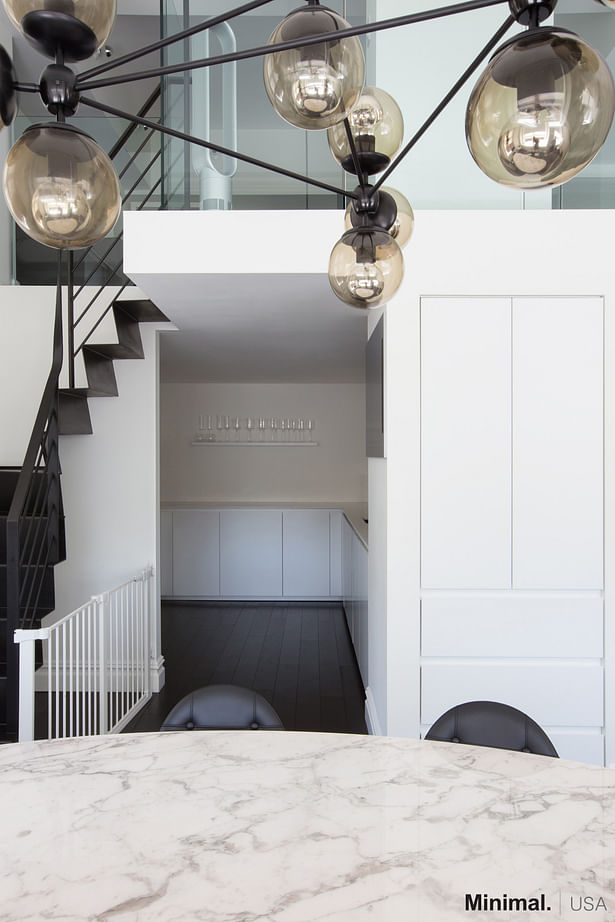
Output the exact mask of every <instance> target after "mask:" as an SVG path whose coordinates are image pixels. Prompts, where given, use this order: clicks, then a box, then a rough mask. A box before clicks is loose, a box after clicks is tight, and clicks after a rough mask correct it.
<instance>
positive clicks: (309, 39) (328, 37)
mask: <svg viewBox="0 0 615 922" xmlns="http://www.w3.org/2000/svg"><path fill="white" fill-rule="evenodd" d="M507 2H508V0H467V2H466V3H454V4H453V5H452V6H442V7H438V8H437V9H434V10H425V11H424V12H421V13H412V14H410V15H408V16H397V17H395V19H383V20H381V21H380V22H371V23H367V24H366V25H363V26H351V27H350V28H348V29H340V30H339V31H337V32H335V33H331V32H325V33H320V34H319V35H308V36H305V37H304V38H299V39H294V40H293V41H289V42H280V43H279V44H277V45H261V46H260V47H259V48H248V49H247V50H245V51H234V52H232V53H229V54H219V55H216V56H215V57H211V58H202V59H201V60H198V61H185V62H184V63H183V64H169V65H167V66H166V67H155V68H152V69H150V70H145V71H140V72H138V73H133V74H119V75H117V76H116V77H109V78H107V79H105V80H88V79H85V80H83V81H81V80H80V79H79V78H77V86H78V87H79V89H80V90H86V91H87V90H94V89H97V88H99V87H102V86H116V85H117V84H119V83H133V82H134V81H136V80H148V79H149V78H150V77H165V76H167V75H168V74H179V73H186V71H189V70H196V69H197V68H201V67H212V66H213V65H215V64H228V63H230V62H231V61H245V60H246V59H248V58H258V57H263V56H264V55H266V54H277V53H278V52H280V51H288V50H290V49H293V48H304V47H306V46H309V45H321V44H323V43H324V42H331V41H333V40H335V41H339V40H340V39H341V38H351V37H352V36H354V35H367V34H371V33H372V32H381V31H382V30H383V29H395V28H398V27H399V26H409V25H412V24H413V23H417V22H429V21H430V20H432V19H441V18H442V17H443V16H453V15H454V14H455V13H467V12H469V11H470V10H482V9H484V8H485V7H488V6H497V5H498V4H500V3H507ZM82 76H85V75H82ZM81 102H83V99H82V100H81Z"/></svg>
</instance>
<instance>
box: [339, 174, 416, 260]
mask: <svg viewBox="0 0 615 922" xmlns="http://www.w3.org/2000/svg"><path fill="white" fill-rule="evenodd" d="M383 192H385V193H387V194H388V195H390V196H391V198H392V199H393V201H394V202H395V205H396V207H397V217H396V218H395V220H394V221H393V224H392V225H391V226H390V227H389V229H388V231H389V234H390V235H391V237H392V238H393V240H395V241H396V243H397V244H398V245H399V246H400V247H404V246H405V245H406V244H407V243H408V241H409V240H410V237H411V236H412V231H413V230H414V212H413V210H412V206H411V204H410V202H409V201H408V199H407V198H406V196H405V195H402V194H401V192H399V191H398V190H397V189H393V188H391V186H382V187H381V188H380V194H381V195H382V193H383ZM353 212H354V208H353V204H352V202H350V203H349V204H348V207H347V208H346V213H345V215H344V227H345V228H346V230H352V229H353V227H355V226H356V224H358V223H359V222H358V220H357V215H356V212H354V214H353ZM353 218H354V221H355V222H356V224H355V223H353Z"/></svg>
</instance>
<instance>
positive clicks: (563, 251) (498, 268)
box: [369, 211, 615, 762]
mask: <svg viewBox="0 0 615 922" xmlns="http://www.w3.org/2000/svg"><path fill="white" fill-rule="evenodd" d="M614 229H615V216H614V215H613V212H609V211H594V212H584V211H574V212H565V211H550V212H547V211H544V212H542V211H540V212H539V211H532V212H490V213H489V214H485V213H481V212H420V213H419V214H418V215H417V221H416V231H415V235H414V237H413V239H412V241H411V243H410V244H409V246H408V247H407V248H406V250H405V258H406V262H407V264H408V265H410V261H411V264H412V271H411V272H410V271H407V272H406V276H405V280H404V282H403V284H402V287H401V288H400V291H399V292H398V294H397V295H396V296H395V298H394V299H393V300H392V301H391V302H390V304H389V305H388V306H387V308H386V309H385V310H386V325H387V326H386V330H387V335H386V354H385V367H386V431H387V445H386V451H387V458H386V462H385V463H386V500H385V499H384V497H383V491H382V489H381V487H382V477H383V472H382V471H381V470H380V468H379V467H378V466H374V465H372V464H370V499H371V500H372V505H373V498H374V497H375V496H376V495H380V496H381V499H380V500H379V501H378V502H379V508H378V512H376V509H375V508H371V507H370V513H369V515H370V525H371V521H372V519H374V518H375V517H376V516H377V517H378V518H379V517H380V515H382V503H383V502H386V517H387V528H386V548H381V547H378V549H376V543H377V542H378V543H381V541H382V539H380V541H378V536H377V534H374V533H373V532H371V528H370V556H371V555H372V553H374V552H377V553H378V554H379V555H380V557H381V558H382V559H386V579H385V582H384V585H383V581H382V580H379V581H377V582H374V581H370V594H369V610H370V617H378V618H379V619H382V615H381V614H380V613H381V612H382V611H383V610H384V608H385V607H386V631H387V646H386V650H387V655H386V664H385V663H383V662H382V661H379V662H378V664H377V665H374V666H372V662H371V660H370V685H373V690H374V696H375V698H376V706H377V709H378V713H379V715H380V719H381V723H382V724H383V729H384V731H385V732H387V733H389V734H391V735H399V736H418V730H419V702H420V696H419V694H418V689H417V677H418V675H419V644H420V598H419V596H420V527H419V522H420V502H419V500H420V463H419V462H420V414H419V409H420V387H419V385H420V377H419V360H420V328H419V300H420V298H421V296H425V295H430V294H434V295H435V294H437V295H473V296H480V295H537V296H538V295H547V296H552V295H601V296H604V298H605V314H606V324H605V354H606V381H605V408H606V409H605V420H606V430H605V511H606V516H605V591H604V599H605V663H606V674H605V700H606V731H607V739H610V744H609V745H610V753H609V752H607V762H609V761H610V762H612V761H614V759H615V752H614V751H613V750H614V748H615V629H614V628H613V617H614V616H613V609H614V606H615V598H614V594H615V521H614V520H613V517H612V514H611V512H610V510H612V509H613V498H612V491H613V484H615V425H614V423H613V412H612V407H613V405H614V403H613V402H614V401H615V377H614V375H613V371H612V367H613V365H612V360H610V361H609V358H610V356H615V279H614V278H613V273H612V271H611V265H610V253H609V241H610V240H611V239H612V234H613V231H614ZM520 241H539V246H538V250H537V256H536V258H530V256H531V252H530V251H531V249H532V247H531V246H530V245H529V244H527V245H526V244H523V243H520ZM443 254H445V259H444V260H443ZM372 478H373V479H374V483H372V482H371V480H372ZM378 491H380V492H379V493H378ZM384 555H386V556H384ZM370 572H371V571H370ZM376 612H378V613H379V614H377V615H376V614H374V613H376ZM383 669H385V671H386V678H385V676H384V675H383V674H382V670H383ZM385 682H386V696H385V692H384V688H385ZM383 713H384V714H385V716H384V718H383Z"/></svg>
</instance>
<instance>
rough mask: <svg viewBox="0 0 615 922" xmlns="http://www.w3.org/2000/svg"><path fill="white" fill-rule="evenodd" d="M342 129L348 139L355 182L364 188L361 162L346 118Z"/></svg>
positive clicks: (364, 180) (365, 180)
mask: <svg viewBox="0 0 615 922" xmlns="http://www.w3.org/2000/svg"><path fill="white" fill-rule="evenodd" d="M344 129H345V131H346V137H347V139H348V146H349V148H350V155H351V157H352V164H353V166H354V171H355V173H356V174H357V180H358V182H359V185H360V186H365V185H366V183H367V177H366V176H365V173H364V172H363V167H362V166H361V161H360V160H359V155H358V153H357V145H356V144H355V140H354V136H353V134H352V131H351V128H350V122H349V121H348V119H347V118H345V119H344Z"/></svg>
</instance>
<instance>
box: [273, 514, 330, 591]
mask: <svg viewBox="0 0 615 922" xmlns="http://www.w3.org/2000/svg"><path fill="white" fill-rule="evenodd" d="M282 522H283V525H282V529H283V530H282V534H283V541H282V547H283V591H284V595H285V596H303V597H309V596H315V597H317V598H318V597H322V596H328V595H329V510H328V509H297V510H293V511H290V512H284V513H283V518H282Z"/></svg>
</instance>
